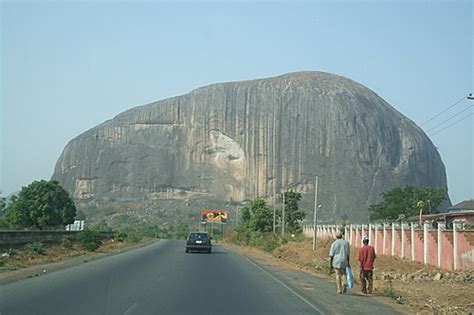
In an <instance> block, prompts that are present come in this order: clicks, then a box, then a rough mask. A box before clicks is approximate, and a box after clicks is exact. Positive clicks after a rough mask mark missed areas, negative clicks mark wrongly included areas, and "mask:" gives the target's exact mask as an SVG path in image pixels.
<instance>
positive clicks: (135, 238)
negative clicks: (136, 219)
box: [127, 232, 143, 243]
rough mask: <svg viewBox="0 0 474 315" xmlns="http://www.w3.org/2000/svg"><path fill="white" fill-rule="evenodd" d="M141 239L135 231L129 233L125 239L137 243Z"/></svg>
mask: <svg viewBox="0 0 474 315" xmlns="http://www.w3.org/2000/svg"><path fill="white" fill-rule="evenodd" d="M142 239H143V236H141V235H140V234H139V233H137V232H133V233H130V234H129V235H128V237H127V240H128V241H130V242H132V243H138V242H140V241H141V240H142Z"/></svg>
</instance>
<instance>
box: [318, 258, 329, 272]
mask: <svg viewBox="0 0 474 315" xmlns="http://www.w3.org/2000/svg"><path fill="white" fill-rule="evenodd" d="M319 267H321V270H322V271H323V272H324V273H325V274H328V275H330V274H331V264H330V263H329V261H327V260H323V261H321V263H320V264H319Z"/></svg>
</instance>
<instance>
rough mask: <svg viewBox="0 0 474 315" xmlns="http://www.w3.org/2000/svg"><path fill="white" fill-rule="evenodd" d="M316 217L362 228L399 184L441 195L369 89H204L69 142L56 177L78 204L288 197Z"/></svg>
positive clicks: (424, 161)
mask: <svg viewBox="0 0 474 315" xmlns="http://www.w3.org/2000/svg"><path fill="white" fill-rule="evenodd" d="M316 175H319V176H320V182H319V187H320V190H319V195H318V198H319V201H320V203H321V204H323V211H321V212H322V217H321V218H322V219H327V220H330V219H335V218H348V219H352V220H364V219H366V218H367V215H368V211H367V208H368V206H369V205H370V204H373V203H375V202H377V201H379V200H380V194H381V193H382V192H384V191H386V190H389V189H391V188H393V187H396V186H404V185H408V184H410V185H418V186H433V187H442V188H445V189H446V174H445V168H444V165H443V163H442V161H441V158H440V156H439V154H438V152H437V150H436V148H435V147H434V146H433V144H432V143H431V141H430V140H429V139H428V137H427V136H426V135H425V134H424V133H423V131H422V130H421V129H420V128H419V127H417V126H416V125H415V124H414V123H413V122H412V121H411V120H409V119H408V118H406V117H405V116H403V115H402V114H400V113H399V112H397V111H396V110H395V109H394V108H393V107H391V106H390V105H389V104H388V103H387V102H385V101H384V100H383V99H382V98H380V97H379V96H378V95H376V94H375V93H374V92H372V91H371V90H369V89H367V88H366V87H364V86H362V85H360V84H358V83H356V82H354V81H352V80H349V79H347V78H343V77H340V76H337V75H333V74H329V73H323V72H299V73H291V74H287V75H282V76H278V77H273V78H267V79H259V80H252V81H242V82H230V83H220V84H212V85H209V86H206V87H202V88H199V89H196V90H194V91H192V92H190V93H188V94H186V95H183V96H178V97H174V98H170V99H165V100H162V101H159V102H155V103H151V104H148V105H144V106H139V107H135V108H132V109H130V110H128V111H125V112H123V113H121V114H119V115H118V116H116V117H115V118H113V119H111V120H108V121H106V122H104V123H102V124H100V125H98V126H96V127H94V128H92V129H90V130H88V131H86V132H84V133H83V134H81V135H79V136H78V137H76V138H74V139H73V140H71V141H70V142H69V143H68V144H67V146H66V147H65V148H64V151H63V152H62V154H61V156H60V158H59V160H58V162H57V164H56V168H55V171H54V174H53V179H55V180H58V181H59V182H60V183H61V184H62V185H63V187H65V188H66V189H67V190H68V191H69V192H70V193H71V194H72V195H73V196H74V197H75V198H77V199H87V200H89V199H100V198H102V199H104V198H105V199H107V198H108V197H110V196H120V198H125V199H129V200H134V199H136V200H143V198H144V197H146V198H155V199H186V200H189V199H193V198H196V197H207V198H213V199H223V200H229V201H230V200H231V201H242V200H245V199H252V198H255V197H263V198H271V196H272V195H273V193H274V192H275V191H276V192H277V193H279V192H281V191H282V190H287V189H290V188H292V189H293V190H295V191H300V192H303V193H304V198H303V199H304V200H305V201H306V206H305V208H306V209H305V210H307V211H308V212H309V211H311V209H312V203H313V202H314V186H315V176H316Z"/></svg>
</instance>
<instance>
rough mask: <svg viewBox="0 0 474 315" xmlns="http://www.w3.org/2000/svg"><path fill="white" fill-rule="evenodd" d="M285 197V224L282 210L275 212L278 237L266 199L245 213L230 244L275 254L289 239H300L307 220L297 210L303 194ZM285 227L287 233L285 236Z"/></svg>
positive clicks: (253, 202) (287, 193)
mask: <svg viewBox="0 0 474 315" xmlns="http://www.w3.org/2000/svg"><path fill="white" fill-rule="evenodd" d="M284 194H285V196H284V197H285V198H284V200H285V212H284V213H285V220H284V223H283V220H282V214H283V209H275V233H273V232H274V231H273V228H274V227H273V222H274V215H273V209H272V208H270V207H268V206H267V205H266V203H265V201H264V200H263V199H255V200H253V201H252V202H251V203H250V206H248V207H245V208H243V209H242V211H241V216H240V224H239V225H237V227H236V228H235V234H232V233H231V234H228V237H227V240H228V241H232V242H234V243H236V244H239V245H244V246H253V247H258V248H261V249H263V250H265V251H272V250H273V249H275V248H277V247H278V246H280V245H282V244H285V243H287V242H288V240H289V239H292V238H296V237H301V232H302V226H301V222H302V220H303V219H304V217H305V213H304V212H303V211H301V210H300V209H299V208H298V202H299V201H300V200H301V194H300V193H296V192H292V191H290V192H285V193H284ZM283 224H284V232H285V233H282V228H283Z"/></svg>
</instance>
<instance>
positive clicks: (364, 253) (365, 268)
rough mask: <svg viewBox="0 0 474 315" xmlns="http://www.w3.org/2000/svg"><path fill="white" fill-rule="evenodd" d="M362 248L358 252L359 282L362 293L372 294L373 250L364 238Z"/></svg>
mask: <svg viewBox="0 0 474 315" xmlns="http://www.w3.org/2000/svg"><path fill="white" fill-rule="evenodd" d="M362 242H363V243H364V246H362V248H361V249H360V250H359V261H360V282H361V286H362V293H369V294H370V293H372V287H373V270H374V260H375V258H376V257H377V256H376V255H375V250H374V248H373V247H372V246H370V245H369V238H368V237H367V236H364V239H363V240H362Z"/></svg>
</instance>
